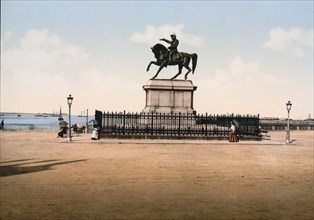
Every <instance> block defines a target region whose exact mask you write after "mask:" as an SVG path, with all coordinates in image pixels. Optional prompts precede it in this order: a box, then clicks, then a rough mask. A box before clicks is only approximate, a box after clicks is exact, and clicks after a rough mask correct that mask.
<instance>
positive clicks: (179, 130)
mask: <svg viewBox="0 0 314 220" xmlns="http://www.w3.org/2000/svg"><path fill="white" fill-rule="evenodd" d="M180 133H181V112H179V127H178V134H179V136H180Z"/></svg>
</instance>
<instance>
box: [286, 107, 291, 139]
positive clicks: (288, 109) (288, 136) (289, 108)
mask: <svg viewBox="0 0 314 220" xmlns="http://www.w3.org/2000/svg"><path fill="white" fill-rule="evenodd" d="M286 106H287V111H288V121H287V133H286V144H290V143H291V141H290V128H289V120H290V110H291V106H292V103H291V102H290V101H288V102H287V103H286Z"/></svg>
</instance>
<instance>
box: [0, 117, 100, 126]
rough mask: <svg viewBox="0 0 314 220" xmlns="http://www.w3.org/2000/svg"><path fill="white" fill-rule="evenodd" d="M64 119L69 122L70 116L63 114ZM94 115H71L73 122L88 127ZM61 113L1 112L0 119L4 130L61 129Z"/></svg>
mask: <svg viewBox="0 0 314 220" xmlns="http://www.w3.org/2000/svg"><path fill="white" fill-rule="evenodd" d="M62 118H63V120H65V121H67V122H69V116H68V115H63V116H62ZM94 118H95V117H94V116H93V115H89V116H86V115H85V116H80V115H71V124H72V125H74V124H79V123H81V124H83V125H84V126H85V127H87V124H88V125H89V126H90V125H92V124H93V122H94ZM60 119H61V118H60V116H59V115H35V114H23V113H21V114H17V113H1V115H0V121H2V120H3V122H4V130H59V129H60V125H59V122H60Z"/></svg>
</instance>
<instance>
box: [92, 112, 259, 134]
mask: <svg viewBox="0 0 314 220" xmlns="http://www.w3.org/2000/svg"><path fill="white" fill-rule="evenodd" d="M95 119H96V121H98V123H99V126H100V128H101V134H102V135H103V136H106V135H107V136H111V135H114V136H119V137H123V136H133V137H135V136H137V137H141V136H145V137H147V136H150V137H154V136H158V137H168V138H169V137H170V138H171V137H228V136H229V128H230V123H231V121H235V123H236V124H237V125H238V126H237V127H238V134H239V135H240V136H241V137H253V138H260V132H259V115H258V116H251V115H247V116H241V115H233V114H231V115H208V114H197V115H194V114H180V113H179V114H162V113H129V112H128V113H127V112H125V111H124V112H103V113H102V112H100V111H96V114H95Z"/></svg>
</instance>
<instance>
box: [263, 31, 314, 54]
mask: <svg viewBox="0 0 314 220" xmlns="http://www.w3.org/2000/svg"><path fill="white" fill-rule="evenodd" d="M264 48H266V49H270V50H273V51H275V52H278V53H287V52H288V53H292V54H294V55H295V56H297V57H300V58H302V57H304V56H305V51H306V50H307V49H311V50H313V30H308V31H305V30H303V29H301V28H297V27H294V28H290V30H288V31H286V30H284V29H282V28H280V27H277V28H273V29H271V30H270V32H269V39H268V41H267V42H266V43H265V44H264Z"/></svg>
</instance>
